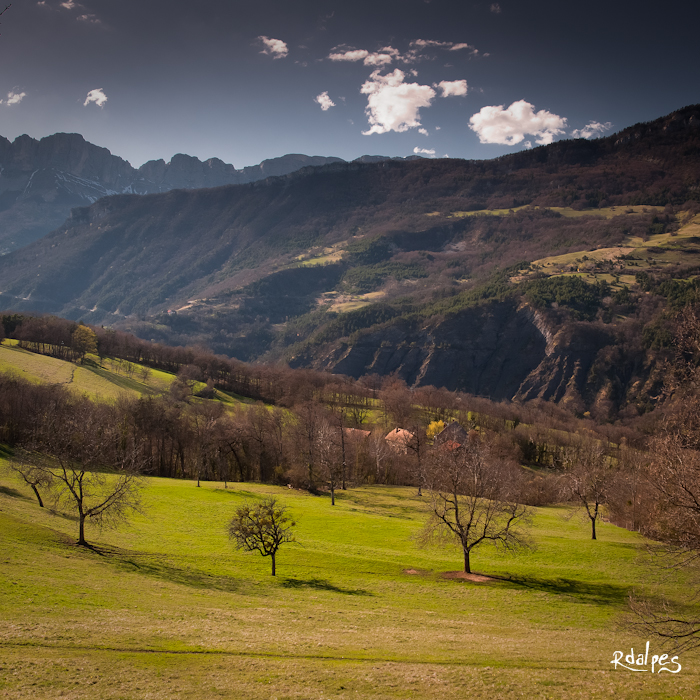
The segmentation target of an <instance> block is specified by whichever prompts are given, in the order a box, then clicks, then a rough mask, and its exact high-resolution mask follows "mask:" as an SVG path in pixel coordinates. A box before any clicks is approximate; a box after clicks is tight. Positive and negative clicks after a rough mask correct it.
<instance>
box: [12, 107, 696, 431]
mask: <svg viewBox="0 0 700 700" xmlns="http://www.w3.org/2000/svg"><path fill="white" fill-rule="evenodd" d="M71 138H73V137H71ZM92 148H95V147H92ZM110 158H114V157H113V156H110ZM79 160H80V159H79V158H77V157H76V161H75V162H76V163H77V162H78V161H79ZM192 160H196V159H192ZM363 160H364V161H365V162H362V161H363ZM372 160H374V159H373V158H366V159H359V162H352V163H346V162H344V161H340V160H339V159H338V160H335V161H334V162H330V163H325V164H323V165H320V166H316V167H304V168H302V169H300V170H297V171H295V172H292V173H287V174H285V175H282V176H279V177H268V178H266V179H258V180H257V181H255V182H249V183H247V184H233V185H224V186H220V187H214V188H204V189H173V190H170V191H167V192H159V191H156V192H154V193H150V194H145V195H144V194H141V195H139V194H120V195H111V196H106V197H103V198H101V199H99V200H97V201H95V202H94V203H92V204H90V205H89V206H82V207H75V208H73V210H72V212H71V215H70V217H69V218H68V220H66V221H65V222H64V223H63V224H62V225H61V226H59V227H58V228H57V229H56V230H54V231H53V232H52V233H50V234H48V235H46V236H44V237H43V238H41V239H40V240H37V241H35V242H33V243H31V244H28V245H26V246H24V247H23V248H21V249H19V250H15V251H14V252H12V253H10V254H8V255H5V256H3V257H1V258H0V306H2V307H5V308H8V309H9V308H13V309H16V310H19V311H23V310H32V311H43V312H51V313H56V314H60V315H64V316H67V317H69V318H75V319H78V318H80V319H83V320H85V321H89V322H93V323H100V324H108V325H112V326H115V327H119V328H125V329H129V330H132V331H133V332H135V333H137V334H138V335H140V336H141V337H144V338H147V339H149V340H157V341H161V342H167V343H171V344H194V343H203V344H206V345H208V346H209V347H211V348H212V349H213V350H214V351H216V352H219V353H223V354H227V355H231V356H235V357H238V358H240V359H244V360H263V361H279V360H284V361H286V362H288V363H289V364H290V365H292V366H295V367H315V368H319V369H326V370H329V371H333V372H341V373H346V374H350V375H352V376H356V377H358V376H362V375H366V374H372V373H376V374H383V375H386V374H396V375H397V376H399V377H401V378H403V379H404V380H405V381H407V383H409V384H410V385H414V386H419V385H425V384H432V385H435V386H445V387H448V388H451V389H461V390H465V391H470V392H471V393H475V394H481V395H487V396H490V397H493V398H499V399H500V398H521V399H525V398H534V397H539V398H544V399H551V400H555V401H561V402H568V403H571V404H572V406H574V407H575V408H576V409H577V410H580V411H581V412H584V411H586V410H590V411H595V412H597V413H598V414H599V415H600V416H602V417H606V416H607V415H609V414H610V415H611V414H612V413H615V412H619V411H623V410H626V409H628V408H629V409H630V410H644V406H645V405H647V404H648V402H649V401H652V400H653V395H654V387H655V383H654V382H655V376H656V375H655V372H656V370H655V367H656V366H657V359H658V357H657V356H658V355H659V353H661V354H663V352H664V347H668V338H669V337H670V336H669V333H670V332H671V331H670V330H669V326H668V323H669V321H668V319H669V318H670V316H669V315H668V314H667V311H669V310H673V308H676V307H677V306H678V305H679V304H681V303H682V302H683V301H684V300H685V299H687V298H689V295H692V294H694V293H695V290H696V283H695V277H696V274H697V271H698V270H700V219H698V214H700V106H697V105H696V106H691V107H687V108H684V109H682V110H679V111H677V112H674V113H672V114H670V115H668V116H666V117H663V118H661V119H658V120H656V121H654V122H650V123H646V124H638V125H635V126H633V127H630V128H628V129H625V130H623V131H621V132H619V133H617V134H614V135H612V136H609V137H606V138H602V139H597V140H593V141H587V140H584V139H578V140H573V141H559V142H556V143H554V144H551V145H548V146H541V147H538V148H535V149H532V150H530V151H523V152H521V153H516V154H513V155H510V156H504V157H501V158H497V159H494V160H490V161H464V160H456V159H436V160H427V159H418V160H411V161H408V162H407V161H405V160H387V159H380V160H379V162H371V161H372ZM0 161H2V156H1V154H0ZM366 161H370V162H366ZM47 162H50V159H49V158H47ZM105 162H107V161H105ZM109 162H112V161H109ZM180 162H182V163H183V164H184V163H190V161H187V160H186V157H182V159H176V158H173V160H172V161H171V163H170V164H169V165H168V166H165V164H162V167H161V166H158V167H160V170H159V169H158V168H157V167H156V166H153V165H149V164H146V165H145V166H143V167H142V168H141V169H140V170H139V172H140V176H139V177H141V178H142V179H141V180H140V182H148V183H150V184H149V185H148V187H153V188H154V189H156V190H157V188H159V187H160V188H164V189H165V188H167V186H169V185H170V184H172V183H179V185H181V184H182V183H183V182H186V183H189V184H190V185H191V186H193V187H194V186H196V185H197V184H198V183H201V182H203V181H204V180H203V179H199V180H198V179H197V177H200V178H204V175H201V176H200V175H198V176H197V177H195V176H194V175H192V174H190V175H187V176H185V175H184V174H181V175H176V174H177V173H178V172H180V171H178V169H177V168H173V167H172V165H173V163H175V164H176V165H177V164H178V163H180ZM269 162H270V161H268V163H269ZM120 163H122V164H124V166H128V164H126V163H125V162H124V161H120ZM196 163H199V161H197V162H196ZM196 163H190V165H191V166H192V167H191V169H190V170H189V171H188V172H190V173H199V172H202V168H204V166H206V164H202V163H199V165H197V164H196ZM124 166H120V165H119V163H116V162H115V163H114V165H113V166H112V170H109V173H110V175H109V177H110V178H111V179H109V180H108V181H109V182H110V183H113V186H114V187H115V189H116V188H122V189H121V190H120V191H122V192H124V191H125V190H126V189H127V188H129V187H131V188H132V189H131V192H134V191H135V190H136V188H137V186H136V185H135V184H134V183H136V182H137V180H135V179H133V178H132V179H131V180H129V179H128V177H126V175H124V176H123V174H124V173H126V174H128V173H129V172H130V171H128V170H127V169H126V167H124ZM146 166H149V168H150V170H149V169H148V168H147V167H146ZM48 167H49V166H47V168H48ZM74 167H75V168H78V166H77V165H76V166H74ZM80 167H82V168H83V170H82V172H83V173H85V174H86V177H85V179H86V180H89V179H90V177H92V176H90V177H88V174H89V173H90V172H96V169H97V166H93V165H89V159H87V160H86V161H85V162H84V163H83V164H82V165H81V166H80ZM128 167H130V166H128ZM178 167H180V166H178ZM188 167H189V166H188ZM217 167H218V166H217ZM90 168H93V169H92V170H91V169H90ZM225 168H226V166H223V164H222V168H220V169H221V170H222V172H223V171H225ZM144 169H145V170H144ZM215 169H216V168H213V169H212V170H215ZM107 170H108V169H105V170H104V171H103V172H107ZM181 170H182V171H183V172H184V171H185V170H187V168H184V165H183V167H182V169H181ZM154 172H157V173H160V174H157V175H154V174H150V175H149V176H148V177H146V174H147V173H154ZM227 172H229V175H231V171H227ZM233 172H240V171H233ZM3 174H4V171H3ZM35 177H36V176H35ZM105 177H106V176H105ZM187 177H189V178H190V179H189V180H187V179H186V178H187ZM120 178H121V179H120ZM178 178H179V179H178ZM33 182H34V179H32V180H31V181H30V184H31V183H33ZM105 182H107V180H105ZM32 186H33V185H32ZM144 188H145V186H144ZM30 189H31V187H30ZM139 191H141V190H139ZM143 191H146V190H145V189H144V190H143ZM674 305H675V306H674ZM664 314H666V315H665V316H664ZM630 407H631V408H630Z"/></svg>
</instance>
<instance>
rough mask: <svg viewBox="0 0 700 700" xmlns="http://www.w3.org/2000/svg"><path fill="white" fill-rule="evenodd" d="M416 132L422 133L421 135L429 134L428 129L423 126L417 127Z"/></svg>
mask: <svg viewBox="0 0 700 700" xmlns="http://www.w3.org/2000/svg"><path fill="white" fill-rule="evenodd" d="M418 133H419V134H423V136H430V134H429V133H428V130H427V129H424V128H423V127H421V128H420V129H418Z"/></svg>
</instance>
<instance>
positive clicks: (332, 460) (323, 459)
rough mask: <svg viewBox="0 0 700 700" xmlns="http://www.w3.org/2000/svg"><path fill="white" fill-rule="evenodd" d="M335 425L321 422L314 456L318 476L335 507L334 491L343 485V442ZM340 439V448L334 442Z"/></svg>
mask: <svg viewBox="0 0 700 700" xmlns="http://www.w3.org/2000/svg"><path fill="white" fill-rule="evenodd" d="M344 437H345V436H344V435H343V433H342V427H341V431H340V435H338V430H337V427H336V426H335V425H333V424H332V423H331V421H329V420H325V421H322V422H321V424H320V425H319V428H318V432H317V434H316V441H317V445H316V455H317V460H318V466H319V471H320V475H321V476H322V477H323V479H324V480H325V481H326V483H327V484H328V488H329V490H330V492H331V505H332V506H334V505H335V491H336V489H337V488H338V486H340V485H344V483H345V461H344V460H345V440H344ZM337 439H342V440H343V443H342V448H341V447H340V445H339V444H338V442H337V441H336V440H337Z"/></svg>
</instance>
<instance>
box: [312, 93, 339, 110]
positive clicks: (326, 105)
mask: <svg viewBox="0 0 700 700" xmlns="http://www.w3.org/2000/svg"><path fill="white" fill-rule="evenodd" d="M314 102H318V104H320V105H321V109H322V110H323V111H324V112H327V111H328V110H329V109H330V108H331V107H335V102H333V100H331V98H330V97H328V92H327V91H326V92H322V93H321V94H320V95H316V97H314Z"/></svg>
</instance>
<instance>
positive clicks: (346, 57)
mask: <svg viewBox="0 0 700 700" xmlns="http://www.w3.org/2000/svg"><path fill="white" fill-rule="evenodd" d="M367 56H369V51H367V50H366V49H349V50H348V51H342V52H340V53H330V54H328V58H330V60H331V61H351V62H352V61H363V60H364V59H365V58H367Z"/></svg>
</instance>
